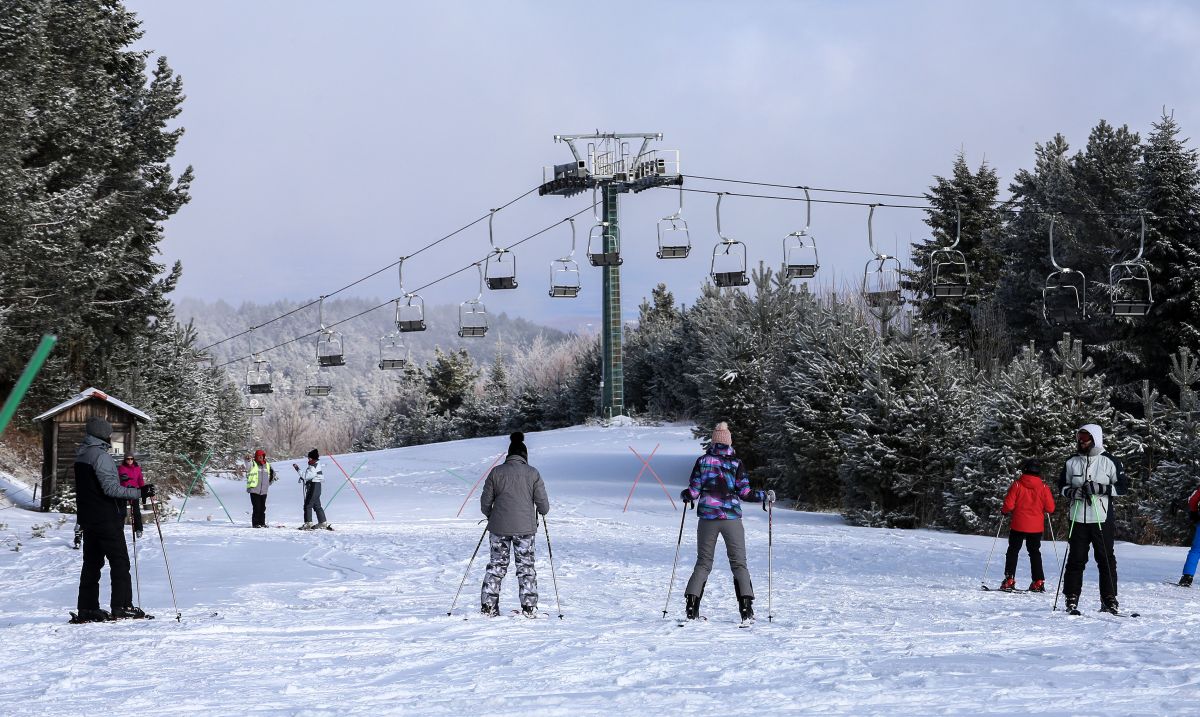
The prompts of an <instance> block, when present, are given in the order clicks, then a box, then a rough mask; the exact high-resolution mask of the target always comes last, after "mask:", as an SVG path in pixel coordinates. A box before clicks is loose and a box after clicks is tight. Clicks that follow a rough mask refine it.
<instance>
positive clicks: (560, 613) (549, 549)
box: [542, 515, 563, 620]
mask: <svg viewBox="0 0 1200 717" xmlns="http://www.w3.org/2000/svg"><path fill="white" fill-rule="evenodd" d="M542 530H544V531H545V532H546V553H547V554H549V556H550V579H551V580H553V581H554V602H555V604H556V605H558V619H559V620H561V619H563V611H562V601H561V600H559V599H558V577H557V576H555V574H554V548H552V547H550V526H549V525H548V524H547V523H546V516H544V515H543V516H542Z"/></svg>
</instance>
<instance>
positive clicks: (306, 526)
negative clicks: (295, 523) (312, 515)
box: [297, 523, 317, 530]
mask: <svg viewBox="0 0 1200 717" xmlns="http://www.w3.org/2000/svg"><path fill="white" fill-rule="evenodd" d="M315 527H317V524H316V523H305V524H304V525H302V526H300V527H299V528H297V530H312V529H313V528H315Z"/></svg>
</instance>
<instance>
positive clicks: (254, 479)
mask: <svg viewBox="0 0 1200 717" xmlns="http://www.w3.org/2000/svg"><path fill="white" fill-rule="evenodd" d="M276 480H278V478H277V477H276V475H275V469H274V468H272V467H271V464H270V463H268V462H267V452H266V451H264V450H263V449H261V448H259V449H258V450H257V451H255V452H254V461H253V462H251V463H250V470H248V471H246V492H247V493H249V494H250V510H251V513H250V525H251V526H253V527H255V528H265V527H267V489H268V488H270V487H271V484H272V483H274V482H275V481H276Z"/></svg>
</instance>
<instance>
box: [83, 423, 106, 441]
mask: <svg viewBox="0 0 1200 717" xmlns="http://www.w3.org/2000/svg"><path fill="white" fill-rule="evenodd" d="M83 430H84V431H85V432H86V433H87V434H88V435H89V436H95V437H96V438H99V439H100V440H102V441H104V442H105V443H108V442H109V439H111V438H112V432H113V431H112V424H111V423H109V422H108V421H106V420H104V419H103V418H101V417H100V416H88V419H87V421H86V422H85V423H84V424H83Z"/></svg>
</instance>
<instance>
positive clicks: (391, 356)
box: [379, 299, 408, 371]
mask: <svg viewBox="0 0 1200 717" xmlns="http://www.w3.org/2000/svg"><path fill="white" fill-rule="evenodd" d="M399 315H400V300H399V299H396V316H397V317H399ZM399 323H400V322H399V320H398V319H397V321H396V324H397V328H396V330H395V331H393V332H392V333H390V334H385V335H383V336H380V337H379V370H380V371H391V370H395V369H401V368H404V367H405V366H406V365H407V364H408V347H407V346H405V345H404V342H403V341H401V340H400V329H399Z"/></svg>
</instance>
